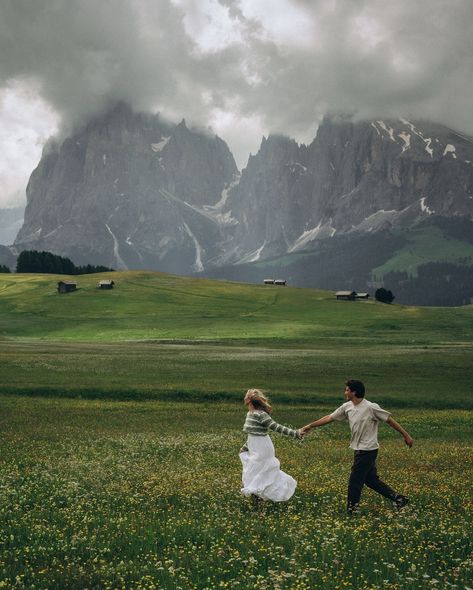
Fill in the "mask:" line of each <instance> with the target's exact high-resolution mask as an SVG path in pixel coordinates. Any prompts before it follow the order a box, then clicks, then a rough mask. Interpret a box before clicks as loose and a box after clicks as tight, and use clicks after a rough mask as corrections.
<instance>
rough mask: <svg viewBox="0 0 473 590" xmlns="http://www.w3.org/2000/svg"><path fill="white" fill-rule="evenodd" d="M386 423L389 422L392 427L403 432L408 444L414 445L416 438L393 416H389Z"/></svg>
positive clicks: (400, 432)
mask: <svg viewBox="0 0 473 590" xmlns="http://www.w3.org/2000/svg"><path fill="white" fill-rule="evenodd" d="M386 424H389V426H391V428H394V430H397V431H398V432H399V434H401V435H402V436H403V437H404V442H405V443H406V445H407V446H408V447H409V448H410V447H412V445H413V443H414V439H413V438H412V436H411V435H410V434H409V433H408V432H407V430H404V428H403V427H402V426H401V425H400V424H399V423H398V422H396V420H393V419H392V418H391V417H389V418H388V419H387V420H386Z"/></svg>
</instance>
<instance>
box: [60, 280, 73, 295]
mask: <svg viewBox="0 0 473 590" xmlns="http://www.w3.org/2000/svg"><path fill="white" fill-rule="evenodd" d="M76 289H77V283H73V282H72V281H59V282H58V284H57V292H58V293H70V292H71V291H75V290H76Z"/></svg>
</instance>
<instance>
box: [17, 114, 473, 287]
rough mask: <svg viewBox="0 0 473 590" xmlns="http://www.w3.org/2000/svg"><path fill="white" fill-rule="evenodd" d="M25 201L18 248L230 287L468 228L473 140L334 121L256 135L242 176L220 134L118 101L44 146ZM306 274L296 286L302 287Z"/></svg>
mask: <svg viewBox="0 0 473 590" xmlns="http://www.w3.org/2000/svg"><path fill="white" fill-rule="evenodd" d="M27 201H28V204H27V208H26V211H25V221H24V225H23V227H22V228H21V230H20V232H19V233H18V236H17V238H16V240H15V243H14V246H13V248H14V250H16V252H19V251H21V250H24V249H36V250H49V251H51V252H54V253H56V254H60V255H63V256H68V257H70V258H71V259H72V260H73V261H74V262H75V263H76V264H85V263H93V264H103V265H106V266H111V267H114V268H116V269H125V268H132V269H138V268H148V269H154V270H162V271H169V272H175V273H181V274H190V273H196V272H204V273H207V274H210V275H213V276H225V277H227V278H228V277H232V276H234V274H235V271H234V270H233V271H228V272H227V270H228V269H231V268H233V269H235V265H237V266H240V267H241V269H242V270H243V268H248V265H251V264H255V263H258V264H262V263H264V261H271V260H274V259H277V258H278V257H284V256H289V257H291V256H296V255H300V254H301V253H304V252H312V253H313V252H317V251H320V252H326V253H328V252H329V251H331V250H333V246H334V245H336V244H339V245H340V247H338V246H337V247H336V248H335V250H337V251H338V252H340V248H342V250H343V248H346V249H347V251H348V250H350V249H351V246H350V242H351V240H354V242H353V244H354V243H355V242H356V240H358V242H359V240H360V237H361V238H363V236H368V237H369V236H375V238H369V239H371V240H372V242H373V245H374V244H376V246H374V247H376V248H378V249H379V248H381V250H382V249H383V246H382V244H383V243H384V242H383V238H382V237H381V236H388V237H389V240H388V241H389V243H390V244H391V246H390V248H387V247H386V248H387V250H386V257H387V258H386V260H388V259H389V256H391V255H392V254H393V252H394V250H392V248H394V247H395V248H402V247H403V244H405V240H404V242H403V241H402V239H401V241H399V240H400V237H399V235H398V234H399V232H406V231H414V232H415V231H417V228H422V227H425V225H426V224H427V225H428V224H431V223H432V222H433V220H437V219H447V220H451V221H452V223H453V225H455V222H456V221H459V220H460V221H462V222H463V221H464V222H466V223H470V222H471V221H472V220H473V140H472V139H471V138H470V137H468V136H466V135H463V134H461V133H459V132H456V131H453V130H451V129H449V128H447V127H445V126H442V125H439V124H434V123H430V122H420V121H409V120H407V119H399V120H386V119H384V120H376V121H361V122H354V121H353V120H351V119H350V118H348V117H344V116H331V117H326V118H325V119H324V120H323V122H322V123H321V125H320V126H319V129H318V132H317V135H316V137H315V138H314V140H313V141H312V143H311V144H310V145H307V146H306V145H299V144H298V143H296V142H295V141H293V140H291V139H289V138H287V137H283V136H269V137H268V138H263V141H262V143H261V146H260V149H259V151H258V153H257V154H256V155H252V156H250V158H249V160H248V164H247V166H246V167H245V169H244V170H243V171H242V172H241V173H240V172H239V171H238V170H237V167H236V164H235V161H234V158H233V156H232V154H231V152H230V150H229V148H228V146H227V145H226V143H225V142H224V141H223V140H222V139H220V138H218V137H217V136H215V135H212V134H210V133H208V132H206V131H202V130H196V129H189V128H188V127H187V126H186V123H185V121H182V122H181V123H180V124H179V125H173V124H170V123H168V122H166V121H163V120H162V119H161V118H160V117H159V116H158V115H145V114H140V113H133V112H132V111H131V109H130V108H128V107H127V106H126V105H123V104H119V105H117V106H116V107H115V108H113V109H112V110H110V111H109V112H108V113H107V114H105V115H104V116H101V117H98V118H96V119H94V120H92V121H90V122H89V123H88V124H87V125H86V126H84V127H83V128H82V129H80V130H78V131H77V133H76V134H74V135H73V136H72V137H69V138H67V139H65V140H64V141H61V142H58V141H50V142H49V143H48V144H47V145H46V147H45V149H44V153H43V157H42V159H41V161H40V163H39V165H38V167H37V168H36V170H35V171H34V172H33V174H32V175H31V178H30V181H29V184H28V188H27ZM449 227H450V234H449V235H450V238H452V239H456V236H455V231H453V230H451V228H452V227H453V226H452V225H450V226H449ZM421 231H424V230H421ZM452 231H453V233H452ZM462 231H463V230H462ZM396 232H398V234H396ZM432 235H433V234H432ZM393 236H394V237H393ZM396 236H397V237H396ZM391 237H393V239H391ZM386 243H387V242H386ZM347 244H348V245H347ZM393 244H397V245H396V246H394V245H393ZM467 250H468V249H467ZM378 254H380V252H378ZM381 254H382V252H381ZM467 254H468V256H469V253H468V252H467ZM327 256H328V254H327ZM468 256H466V257H464V258H465V260H463V262H462V264H468V260H469V258H468ZM378 258H379V256H378ZM381 258H382V256H381ZM350 259H352V257H350ZM292 260H294V258H292ZM327 260H329V259H327ZM421 262H422V261H421ZM382 263H383V260H377V262H376V265H375V266H377V267H379V266H380V264H381V266H382ZM472 264H473V262H472ZM373 268H374V267H371V270H372V269H373ZM218 269H227V270H225V272H224V273H223V275H222V273H221V272H220V271H219V270H218ZM371 270H370V272H371ZM262 272H263V271H262V270H261V271H260V275H261V273H262ZM304 272H305V273H309V274H310V272H311V271H310V265H309V266H307V265H306V267H305V270H304V269H302V270H299V271H297V273H295V274H294V276H291V279H292V283H293V284H307V276H304ZM240 274H241V273H240ZM312 274H313V273H312ZM365 275H366V273H365V274H363V280H360V283H362V284H361V285H360V287H364V288H366V287H367V284H368V283H369V281H370V280H373V276H371V275H370V276H368V275H366V276H365ZM240 278H243V279H245V278H249V279H254V278H255V277H254V273H253V272H248V273H247V274H246V275H245V274H244V273H243V276H242V277H240ZM334 282H337V283H338V284H337V285H334V287H333V288H337V286H338V287H343V286H344V285H343V276H342V275H340V276H339V277H338V278H334ZM380 282H381V283H382V277H381V278H380ZM311 286H321V287H324V286H326V285H317V284H315V285H311ZM472 296H473V293H472Z"/></svg>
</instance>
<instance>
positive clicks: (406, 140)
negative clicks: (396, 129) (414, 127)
mask: <svg viewBox="0 0 473 590" xmlns="http://www.w3.org/2000/svg"><path fill="white" fill-rule="evenodd" d="M397 136H398V137H400V138H401V139H402V141H403V142H404V145H403V146H402V152H401V153H402V154H403V153H404V152H405V151H406V150H408V149H409V148H410V147H411V135H410V133H404V132H402V133H398V134H397Z"/></svg>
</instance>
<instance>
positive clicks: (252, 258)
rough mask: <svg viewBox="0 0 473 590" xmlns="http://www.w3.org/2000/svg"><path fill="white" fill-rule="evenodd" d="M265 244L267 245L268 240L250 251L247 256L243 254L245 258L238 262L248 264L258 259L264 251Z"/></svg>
mask: <svg viewBox="0 0 473 590" xmlns="http://www.w3.org/2000/svg"><path fill="white" fill-rule="evenodd" d="M265 246H266V240H265V241H264V242H263V244H262V245H261V246H260V247H259V248H258V249H257V250H254V251H253V252H250V253H249V254H247V255H246V256H243V258H240V260H239V261H238V262H237V264H246V263H247V262H256V261H258V260H259V259H260V257H261V252H262V251H263V249H264V247H265Z"/></svg>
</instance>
